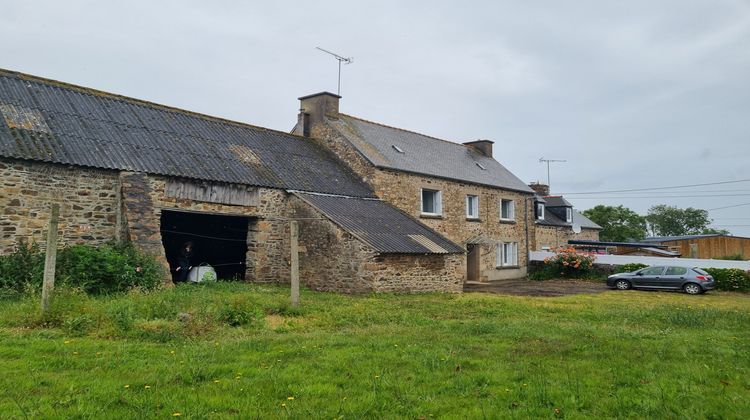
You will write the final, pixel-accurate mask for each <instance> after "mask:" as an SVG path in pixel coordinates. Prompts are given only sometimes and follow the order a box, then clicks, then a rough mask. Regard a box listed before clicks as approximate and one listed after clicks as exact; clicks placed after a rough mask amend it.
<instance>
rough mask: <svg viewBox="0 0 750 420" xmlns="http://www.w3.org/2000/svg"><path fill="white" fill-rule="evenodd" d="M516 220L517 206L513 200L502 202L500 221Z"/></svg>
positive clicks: (503, 200)
mask: <svg viewBox="0 0 750 420" xmlns="http://www.w3.org/2000/svg"><path fill="white" fill-rule="evenodd" d="M515 218H516V206H515V202H513V200H506V199H502V200H500V220H514V219H515Z"/></svg>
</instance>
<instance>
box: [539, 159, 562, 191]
mask: <svg viewBox="0 0 750 420" xmlns="http://www.w3.org/2000/svg"><path fill="white" fill-rule="evenodd" d="M542 162H547V188H549V191H550V194H551V193H552V185H550V179H549V164H550V162H567V160H562V159H545V158H544V156H542V157H540V158H539V163H542Z"/></svg>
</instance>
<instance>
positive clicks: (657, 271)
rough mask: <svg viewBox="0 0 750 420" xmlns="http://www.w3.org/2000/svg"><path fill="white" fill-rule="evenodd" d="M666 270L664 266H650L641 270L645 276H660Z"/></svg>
mask: <svg viewBox="0 0 750 420" xmlns="http://www.w3.org/2000/svg"><path fill="white" fill-rule="evenodd" d="M663 272H664V267H649V268H644V269H643V270H641V274H642V275H644V276H659V275H661V273H663Z"/></svg>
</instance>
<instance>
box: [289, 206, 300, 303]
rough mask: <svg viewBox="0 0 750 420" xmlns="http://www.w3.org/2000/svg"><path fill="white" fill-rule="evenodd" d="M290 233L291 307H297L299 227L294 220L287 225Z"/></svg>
mask: <svg viewBox="0 0 750 420" xmlns="http://www.w3.org/2000/svg"><path fill="white" fill-rule="evenodd" d="M289 228H290V229H289V230H290V231H291V235H292V238H291V239H292V241H291V247H290V248H291V251H292V270H291V271H292V306H294V307H295V308H296V307H298V306H299V243H298V239H299V226H298V225H297V222H296V221H295V220H292V221H291V222H290V223H289Z"/></svg>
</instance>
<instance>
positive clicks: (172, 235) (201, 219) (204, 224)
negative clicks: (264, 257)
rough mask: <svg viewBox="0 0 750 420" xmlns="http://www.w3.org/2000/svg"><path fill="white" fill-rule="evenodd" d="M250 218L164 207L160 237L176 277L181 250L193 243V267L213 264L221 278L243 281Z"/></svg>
mask: <svg viewBox="0 0 750 420" xmlns="http://www.w3.org/2000/svg"><path fill="white" fill-rule="evenodd" d="M248 220H249V219H248V218H247V217H241V216H227V215H217V214H204V213H189V212H181V211H171V210H162V212H161V238H162V244H163V245H164V251H165V253H166V255H167V260H168V261H169V265H170V268H171V270H172V276H173V280H177V276H176V273H175V271H174V269H175V268H176V265H177V260H178V259H179V257H180V251H181V249H182V247H183V245H184V244H185V243H186V242H192V243H193V255H192V257H191V259H190V264H191V265H193V266H197V265H200V264H201V263H206V264H209V265H211V266H212V267H214V269H215V270H216V275H217V277H218V278H219V279H226V280H230V279H233V280H244V279H245V269H246V259H247V232H248Z"/></svg>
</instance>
